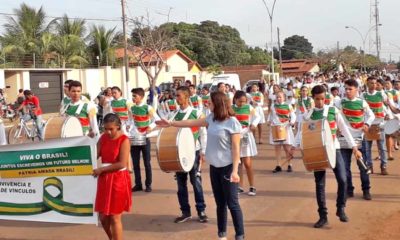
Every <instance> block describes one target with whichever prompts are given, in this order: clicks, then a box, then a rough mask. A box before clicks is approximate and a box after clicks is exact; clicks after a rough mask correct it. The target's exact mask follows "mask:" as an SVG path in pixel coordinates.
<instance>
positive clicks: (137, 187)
mask: <svg viewBox="0 0 400 240" xmlns="http://www.w3.org/2000/svg"><path fill="white" fill-rule="evenodd" d="M140 191H143V187H142V186H139V185H135V186H134V187H133V188H132V192H140Z"/></svg>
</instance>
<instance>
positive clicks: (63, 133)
mask: <svg viewBox="0 0 400 240" xmlns="http://www.w3.org/2000/svg"><path fill="white" fill-rule="evenodd" d="M81 136H83V130H82V126H81V123H80V122H79V119H78V118H76V117H52V118H50V119H49V120H48V121H47V123H46V126H45V127H44V129H43V139H44V140H45V141H46V140H48V139H55V138H69V137H81Z"/></svg>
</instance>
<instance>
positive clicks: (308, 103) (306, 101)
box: [295, 86, 314, 147]
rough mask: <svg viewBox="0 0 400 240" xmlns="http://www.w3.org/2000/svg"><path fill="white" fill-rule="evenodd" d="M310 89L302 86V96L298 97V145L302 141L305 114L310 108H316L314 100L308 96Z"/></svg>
mask: <svg viewBox="0 0 400 240" xmlns="http://www.w3.org/2000/svg"><path fill="white" fill-rule="evenodd" d="M308 92H309V89H308V87H307V86H302V87H301V88H300V97H299V98H298V99H297V104H296V105H297V108H296V122H297V134H296V140H295V142H296V144H295V145H296V147H299V146H300V141H301V124H302V122H303V116H304V115H306V114H307V112H308V111H310V109H313V108H314V100H313V99H312V97H310V96H308Z"/></svg>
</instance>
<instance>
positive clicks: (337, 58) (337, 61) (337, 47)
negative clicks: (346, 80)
mask: <svg viewBox="0 0 400 240" xmlns="http://www.w3.org/2000/svg"><path fill="white" fill-rule="evenodd" d="M339 51H340V45H339V41H337V46H336V52H337V57H336V64H337V65H338V66H339V64H340V63H339V55H340V54H339Z"/></svg>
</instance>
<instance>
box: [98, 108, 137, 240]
mask: <svg viewBox="0 0 400 240" xmlns="http://www.w3.org/2000/svg"><path fill="white" fill-rule="evenodd" d="M121 125H122V124H121V120H120V118H119V117H118V116H117V115H116V114H114V113H110V114H107V115H106V116H105V118H104V132H105V133H104V134H103V135H102V136H101V137H100V140H99V141H98V143H97V156H98V157H101V161H102V166H101V167H99V168H97V169H94V170H93V176H95V177H98V180H97V193H96V202H95V211H96V212H99V216H100V222H101V225H102V226H103V229H104V231H105V232H106V234H107V236H108V238H109V239H113V240H119V239H122V221H121V217H122V212H124V211H125V212H129V211H130V208H131V206H132V196H131V177H130V175H129V171H128V164H129V151H130V144H129V139H128V137H127V136H126V135H124V134H123V132H122V131H121Z"/></svg>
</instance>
